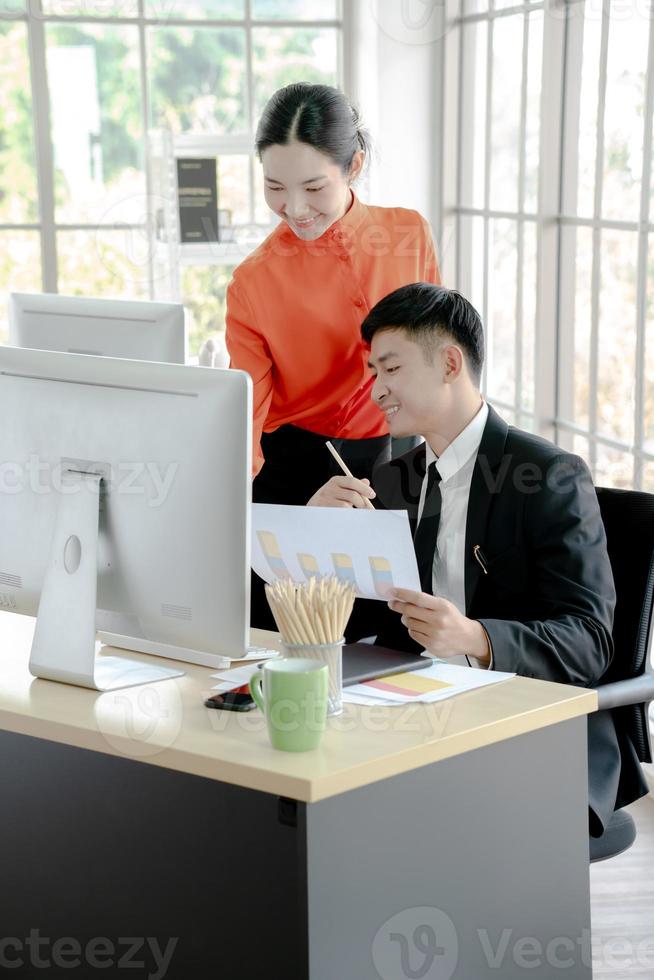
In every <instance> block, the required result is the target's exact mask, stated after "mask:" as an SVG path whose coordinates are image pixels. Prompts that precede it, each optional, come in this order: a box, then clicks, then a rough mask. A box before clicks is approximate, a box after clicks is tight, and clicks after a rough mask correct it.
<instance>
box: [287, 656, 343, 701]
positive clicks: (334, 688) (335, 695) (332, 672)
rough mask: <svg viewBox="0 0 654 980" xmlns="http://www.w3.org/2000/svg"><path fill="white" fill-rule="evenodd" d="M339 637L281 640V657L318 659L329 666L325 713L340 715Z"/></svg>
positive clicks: (341, 665)
mask: <svg viewBox="0 0 654 980" xmlns="http://www.w3.org/2000/svg"><path fill="white" fill-rule="evenodd" d="M344 642H345V640H344V639H343V637H341V639H340V640H337V641H336V642H335V643H284V642H282V656H283V657H303V658H304V659H307V660H319V661H320V663H323V664H327V667H328V668H329V686H328V689H327V714H328V715H340V714H341V712H342V711H343V700H342V694H343V643H344Z"/></svg>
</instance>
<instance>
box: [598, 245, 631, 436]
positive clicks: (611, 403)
mask: <svg viewBox="0 0 654 980" xmlns="http://www.w3.org/2000/svg"><path fill="white" fill-rule="evenodd" d="M637 256H638V237H637V235H636V234H634V233H631V232H619V231H608V230H605V231H604V232H603V233H602V286H601V290H600V323H599V351H598V363H599V367H598V379H597V409H598V412H597V416H598V418H597V427H598V431H599V432H600V433H605V434H606V435H610V436H612V437H613V438H616V439H622V440H624V441H625V442H629V443H631V442H632V441H633V438H634V378H635V377H636V267H637Z"/></svg>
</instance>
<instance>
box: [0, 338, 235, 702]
mask: <svg viewBox="0 0 654 980" xmlns="http://www.w3.org/2000/svg"><path fill="white" fill-rule="evenodd" d="M251 418H252V383H251V380H250V378H249V376H248V375H247V374H245V373H243V372H241V371H232V370H216V369H211V368H194V367H185V366H182V365H173V364H153V363H150V362H141V361H131V360H118V359H115V358H108V357H89V356H82V355H78V354H63V353H52V352H47V351H36V350H25V349H21V348H15V347H0V419H1V420H2V423H1V425H0V609H5V610H9V611H12V612H16V613H24V614H27V615H31V616H34V615H37V613H38V616H37V624H36V630H35V635H34V644H33V647H32V656H31V661H30V669H31V670H32V673H34V674H35V675H37V676H39V677H46V678H49V679H52V680H60V681H66V682H68V683H73V684H80V685H82V686H85V687H91V688H96V689H99V690H108V689H111V688H112V687H116V686H128V685H130V684H134V683H142V682H143V680H151V679H157V678H158V677H161V676H170V669H169V668H165V667H164V666H163V665H162V666H161V667H156V666H152V667H149V670H150V675H149V676H144V674H143V671H144V666H143V663H142V662H138V661H134V660H132V661H131V662H130V661H126V660H125V659H124V658H119V657H109V656H100V657H98V658H97V659H96V658H95V638H96V630H98V631H100V636H101V638H103V639H104V640H105V641H106V642H110V643H111V645H113V646H119V647H121V648H125V649H131V650H138V651H141V652H145V653H150V654H156V655H158V656H162V657H168V658H172V659H176V660H183V661H187V662H190V663H198V664H203V665H205V666H210V667H211V666H216V667H218V666H221V664H222V661H221V658H222V657H224V656H229V657H238V656H239V655H241V656H242V655H243V654H244V652H245V650H246V649H247V644H248V640H249V606H250V603H249V589H250V501H251V480H250V473H251V439H252V432H251V427H252V423H251ZM135 664H136V665H137V666H134V665H135ZM173 673H175V671H173ZM177 673H179V672H177Z"/></svg>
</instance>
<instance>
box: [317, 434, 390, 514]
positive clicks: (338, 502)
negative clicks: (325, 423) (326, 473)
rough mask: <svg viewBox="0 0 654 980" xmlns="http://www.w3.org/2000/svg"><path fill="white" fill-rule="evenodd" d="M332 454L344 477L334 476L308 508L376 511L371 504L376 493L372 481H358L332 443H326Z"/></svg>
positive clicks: (318, 492) (319, 491) (318, 491)
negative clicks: (356, 508) (353, 508)
mask: <svg viewBox="0 0 654 980" xmlns="http://www.w3.org/2000/svg"><path fill="white" fill-rule="evenodd" d="M326 445H327V448H328V449H329V451H330V453H331V454H332V456H333V457H334V459H335V460H336V462H337V463H338V465H339V466H340V468H341V469H342V470H343V474H344V475H343V476H333V477H332V478H331V480H328V481H327V483H325V484H324V485H323V486H322V487H321V488H320V490H316V492H315V493H314V495H313V497H312V498H311V500H309V501H308V503H307V506H308V507H362V508H366V509H367V510H374V508H373V505H372V503H371V502H370V501H371V500H372V498H373V497H374V496H375V491H374V490H373V489H372V487H371V486H370V480H366V479H364V480H357V478H356V477H355V476H353V475H352V473H351V472H350V470H349V469H348V467H347V466H346V464H345V463H344V462H343V460H342V459H341V457H340V456H339V454H338V453H337V452H336V450H335V449H334V447H333V446H332V444H331V442H327V443H326Z"/></svg>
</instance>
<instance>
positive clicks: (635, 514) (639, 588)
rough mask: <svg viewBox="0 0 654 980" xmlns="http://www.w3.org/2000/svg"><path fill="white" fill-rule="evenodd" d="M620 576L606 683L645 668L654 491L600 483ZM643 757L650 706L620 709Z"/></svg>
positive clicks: (653, 601) (653, 567)
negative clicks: (609, 665) (610, 659)
mask: <svg viewBox="0 0 654 980" xmlns="http://www.w3.org/2000/svg"><path fill="white" fill-rule="evenodd" d="M597 499H598V501H599V506H600V512H601V515H602V522H603V524H604V529H605V531H606V538H607V548H608V553H609V559H610V562H611V568H612V570H613V578H614V581H615V591H616V607H615V619H614V623H613V644H614V647H615V653H614V656H613V662H612V664H611V667H610V668H609V670H608V672H607V673H606V674H605V675H604V677H603V678H602V683H603V684H606V683H610V682H611V681H617V680H625V679H628V678H630V677H638V676H639V675H640V674H642V673H643V672H644V671H645V668H646V658H647V653H648V650H649V643H650V636H651V632H652V609H653V607H654V494H651V493H642V492H640V491H637V490H614V489H612V488H606V487H597ZM614 712H615V714H616V721H617V720H618V718H619V723H620V725H621V726H623V727H624V728H625V730H626V732H627V733H628V734H629V736H630V738H631V740H632V742H633V744H634V747H635V749H636V752H637V753H638V757H639V759H640V760H641V762H651V761H652V760H651V754H650V744H649V732H648V725H649V722H648V717H647V706H646V705H642V704H637V705H630V706H628V707H624V708H617V709H614Z"/></svg>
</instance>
